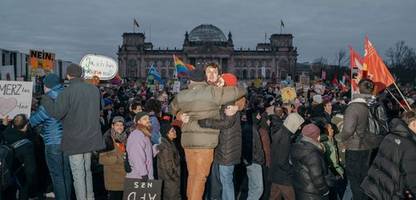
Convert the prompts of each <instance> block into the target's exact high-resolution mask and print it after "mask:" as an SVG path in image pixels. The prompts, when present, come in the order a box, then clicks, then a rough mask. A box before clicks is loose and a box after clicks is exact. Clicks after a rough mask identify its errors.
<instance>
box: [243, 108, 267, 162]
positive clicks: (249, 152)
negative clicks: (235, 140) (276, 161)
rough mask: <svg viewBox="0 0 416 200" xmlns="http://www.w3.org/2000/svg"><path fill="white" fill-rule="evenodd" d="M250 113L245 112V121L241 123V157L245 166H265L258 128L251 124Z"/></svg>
mask: <svg viewBox="0 0 416 200" xmlns="http://www.w3.org/2000/svg"><path fill="white" fill-rule="evenodd" d="M251 116H252V115H251V113H250V111H247V121H241V133H242V157H243V160H244V162H245V164H247V165H250V164H252V163H256V164H259V165H264V164H265V155H264V150H263V145H262V142H261V139H260V133H259V131H258V126H257V125H256V124H255V123H253V120H252V118H251Z"/></svg>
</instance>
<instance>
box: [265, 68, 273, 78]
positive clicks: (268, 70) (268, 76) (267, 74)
mask: <svg viewBox="0 0 416 200" xmlns="http://www.w3.org/2000/svg"><path fill="white" fill-rule="evenodd" d="M271 73H272V72H271V71H270V69H266V79H270V76H271Z"/></svg>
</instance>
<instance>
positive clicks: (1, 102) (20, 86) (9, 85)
mask: <svg viewBox="0 0 416 200" xmlns="http://www.w3.org/2000/svg"><path fill="white" fill-rule="evenodd" d="M32 91H33V82H23V81H0V118H3V117H4V116H6V115H8V116H9V119H11V118H13V117H14V116H16V115H18V114H26V115H27V116H28V117H29V116H30V109H31V107H32Z"/></svg>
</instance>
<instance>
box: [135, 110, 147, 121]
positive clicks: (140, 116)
mask: <svg viewBox="0 0 416 200" xmlns="http://www.w3.org/2000/svg"><path fill="white" fill-rule="evenodd" d="M146 115H147V116H148V115H149V114H147V112H138V113H136V116H134V122H137V121H139V120H140V119H141V118H142V117H144V116H146Z"/></svg>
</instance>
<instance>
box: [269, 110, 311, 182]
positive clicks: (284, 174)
mask: <svg viewBox="0 0 416 200" xmlns="http://www.w3.org/2000/svg"><path fill="white" fill-rule="evenodd" d="M303 122H304V120H303V119H302V118H301V117H300V116H298V115H297V114H290V115H289V116H288V117H287V118H286V120H285V121H284V123H283V127H282V128H281V129H280V130H279V131H278V132H277V133H274V134H273V135H272V148H271V157H272V159H271V167H270V179H271V181H272V183H275V184H279V185H291V178H290V176H291V174H292V167H291V166H290V164H289V154H290V148H291V146H292V142H291V141H292V135H293V134H294V133H295V132H296V131H297V130H298V129H299V127H300V126H301V125H302V123H303Z"/></svg>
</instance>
